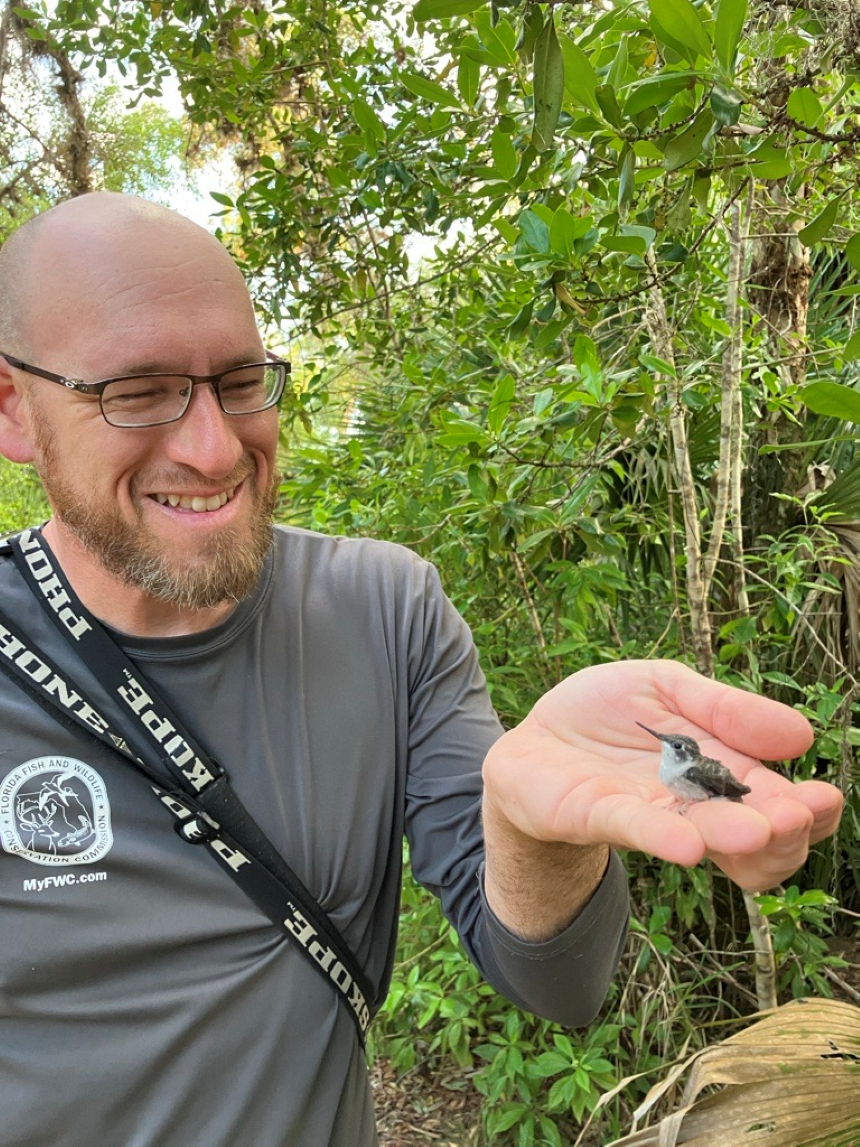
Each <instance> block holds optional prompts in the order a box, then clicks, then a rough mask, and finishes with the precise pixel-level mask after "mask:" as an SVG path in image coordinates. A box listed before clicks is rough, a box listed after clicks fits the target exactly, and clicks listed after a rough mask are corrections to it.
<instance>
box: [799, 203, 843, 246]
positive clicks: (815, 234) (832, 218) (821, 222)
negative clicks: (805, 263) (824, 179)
mask: <svg viewBox="0 0 860 1147" xmlns="http://www.w3.org/2000/svg"><path fill="white" fill-rule="evenodd" d="M838 214H839V197H837V198H836V199H831V201H830V202H829V203H828V204H827V206H826V207H825V208H824V210H823V211H822V212H821V213H820V214H819V215H816V216H815V218H814V219H813V220H812V222H811V223H807V225H806V226H805V227H803V228H802V229H801V230H800V231H798V233H797V237H798V239H799V240H800V241H801V243H803V244H804V245H805V246H807V247H811V246H812V244H813V243H818V242H819V240H821V239H823V238H824V236H825V235H826V234H827V232H828V231H829V230H830V228H831V227H832V226H833V224H834V223H835V222H836V217H837V215H838Z"/></svg>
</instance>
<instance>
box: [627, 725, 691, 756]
mask: <svg viewBox="0 0 860 1147" xmlns="http://www.w3.org/2000/svg"><path fill="white" fill-rule="evenodd" d="M636 724H637V725H638V726H639V728H640V729H644V730H645V732H646V733H650V734H651V736H652V737H656V738H657V740H658V741H662V742H663V751H664V753H668V754H669V756H670V759H671V760H672V761H673V762H674V763H675V764H676V765H688V764H689V765H692V764H693V763H694V762H696V761H698V760H699V759H700V758H701V756H702V751H701V749H700V748H699V745H698V742H696V741H694V740H693V738H692V737H684V736H683V735H682V734H681V733H657V732H655V731H654V730H653V729H649V728H648V726H647V725H643V724H642V722H641V721H637V722H636Z"/></svg>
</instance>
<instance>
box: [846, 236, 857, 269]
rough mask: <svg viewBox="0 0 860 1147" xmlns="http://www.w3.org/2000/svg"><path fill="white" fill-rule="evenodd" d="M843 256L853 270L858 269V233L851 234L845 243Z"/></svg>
mask: <svg viewBox="0 0 860 1147" xmlns="http://www.w3.org/2000/svg"><path fill="white" fill-rule="evenodd" d="M845 258H846V259H847V260H848V262H849V263H850V264H851V266H852V267H853V268H854V270H855V271H860V234H857V235H852V236H851V238H850V239H849V240H848V242H847V243H846V244H845Z"/></svg>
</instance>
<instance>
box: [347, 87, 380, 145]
mask: <svg viewBox="0 0 860 1147" xmlns="http://www.w3.org/2000/svg"><path fill="white" fill-rule="evenodd" d="M351 106H352V114H353V116H354V117H355V122H356V123H357V124H358V126H359V127H360V128H361V130H362V131H363V132H364V134H365V135H366V136H369V137H370V138H371V139H375V140H383V139H385V124H384V123H383V122H382V120H381V119H380V118H379V116H378V115H377V114H376V112H375V111H374V110H373V108H372V107H371V106H370V104H369V103H367V101H366V100H363V99H361V98H360V97H359V98H354V99H353V100H352V104H351Z"/></svg>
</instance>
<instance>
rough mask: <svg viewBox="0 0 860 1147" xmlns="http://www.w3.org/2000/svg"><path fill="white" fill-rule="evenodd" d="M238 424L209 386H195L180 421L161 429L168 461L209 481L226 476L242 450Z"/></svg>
mask: <svg viewBox="0 0 860 1147" xmlns="http://www.w3.org/2000/svg"><path fill="white" fill-rule="evenodd" d="M239 421H240V419H239V418H238V417H236V416H231V415H229V414H225V413H224V411H223V410H222V409H221V407H220V406H219V405H218V399H217V398H216V397H215V390H214V388H213V387H212V386H211V385H203V386H195V387H194V389H193V392H192V394H191V401H190V403H189V405H188V409H187V410H186V411H185V414H183V416H182V418H180V419H179V421H178V422H170V423H168V424H167V425H166V426H165V427H164V429H165V431H166V432H167V435H166V437H167V453H168V455H169V457H170V459H171V461H173V462H178V463H181V464H182V465H185V466H190V467H192V468H193V469H195V470H197V471H199V473H201V474H205V475H206V476H207V477H209V478H223V477H225V476H226V475H227V474H230V473H231V472H232V471H233V470H234V469H235V467H236V463H237V462H238V461H239V459H240V458H241V457H242V453H243V450H244V448H243V446H242V442H241V440H240V438H239V436H238V430H239V427H238V426H237V423H238V422H239Z"/></svg>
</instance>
